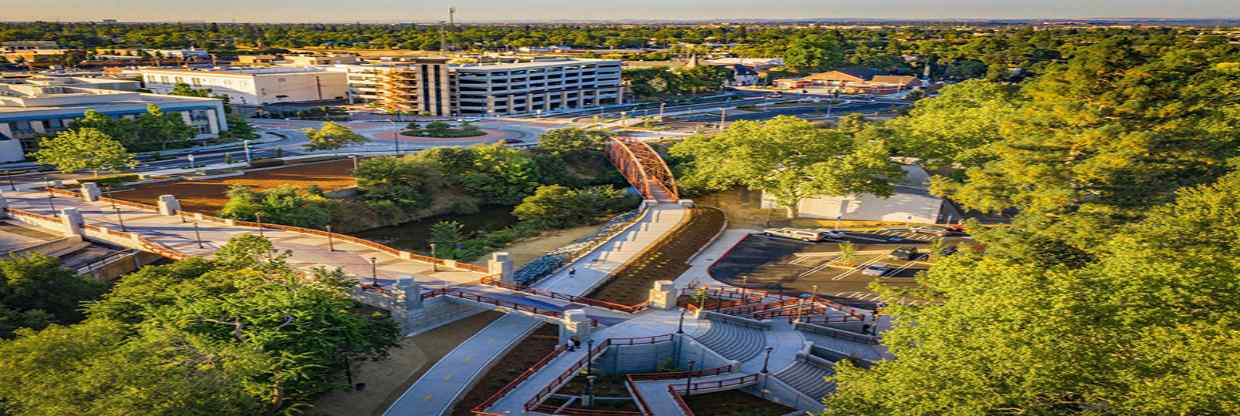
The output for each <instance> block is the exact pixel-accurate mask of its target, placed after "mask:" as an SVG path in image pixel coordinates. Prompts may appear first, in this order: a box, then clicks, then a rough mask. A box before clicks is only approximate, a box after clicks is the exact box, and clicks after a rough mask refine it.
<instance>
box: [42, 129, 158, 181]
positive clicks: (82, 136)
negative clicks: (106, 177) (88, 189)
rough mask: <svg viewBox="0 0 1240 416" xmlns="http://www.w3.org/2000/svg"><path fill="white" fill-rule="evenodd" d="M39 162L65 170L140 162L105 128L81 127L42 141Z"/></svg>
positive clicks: (94, 168) (92, 168)
mask: <svg viewBox="0 0 1240 416" xmlns="http://www.w3.org/2000/svg"><path fill="white" fill-rule="evenodd" d="M34 159H35V161H36V162H39V163H42V164H47V165H52V166H55V167H56V169H57V170H59V171H61V172H76V171H80V170H90V171H94V173H95V175H96V176H98V175H99V171H101V170H117V169H124V168H131V167H134V166H137V165H138V162H137V161H136V160H134V158H133V155H131V154H129V152H127V151H125V147H124V146H122V145H121V143H120V142H118V141H116V140H114V139H112V137H110V136H108V135H107V134H106V133H104V132H103V131H101V130H98V129H94V128H80V129H75V130H65V131H62V132H60V133H57V134H56V135H55V136H52V137H48V138H44V139H41V140H39V150H36V151H35V152H34Z"/></svg>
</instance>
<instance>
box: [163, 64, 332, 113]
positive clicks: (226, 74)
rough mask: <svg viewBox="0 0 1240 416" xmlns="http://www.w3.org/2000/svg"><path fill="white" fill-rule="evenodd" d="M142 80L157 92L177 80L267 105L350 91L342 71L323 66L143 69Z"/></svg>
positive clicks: (165, 90)
mask: <svg viewBox="0 0 1240 416" xmlns="http://www.w3.org/2000/svg"><path fill="white" fill-rule="evenodd" d="M141 73H142V81H143V83H144V84H145V85H146V88H147V89H150V90H151V91H153V92H155V93H161V94H163V93H168V92H170V91H172V89H173V88H175V87H176V85H177V84H187V85H189V86H190V87H192V88H194V89H206V90H210V91H211V94H212V95H216V96H227V97H228V98H229V101H230V102H231V103H232V104H240V105H266V104H277V103H300V102H317V101H333V100H344V99H345V98H346V96H347V95H348V91H347V86H346V83H347V81H346V76H345V74H344V73H343V72H333V71H325V70H323V69H320V68H291V67H279V68H259V69H235V68H230V69H210V70H190V69H155V68H150V69H143V70H141Z"/></svg>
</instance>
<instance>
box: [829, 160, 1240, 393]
mask: <svg viewBox="0 0 1240 416" xmlns="http://www.w3.org/2000/svg"><path fill="white" fill-rule="evenodd" d="M1151 211H1152V212H1151V213H1150V214H1151V215H1149V216H1148V217H1147V219H1145V220H1144V221H1142V222H1139V223H1130V224H1126V225H1124V226H1122V227H1121V229H1120V232H1116V233H1113V234H1110V235H1108V236H1107V237H1108V238H1107V239H1106V240H1105V241H1104V242H1103V243H1101V244H1102V247H1099V248H1098V249H1097V250H1095V252H1096V253H1097V255H1094V256H1089V255H1082V253H1081V252H1080V251H1079V250H1076V249H1073V248H1071V247H1070V246H1068V245H1065V244H1063V243H1061V242H1056V241H1054V240H1049V239H1046V238H1044V237H1040V236H1037V235H1034V234H1031V233H1029V232H1026V231H1022V230H1019V229H1014V228H1001V229H996V230H985V229H981V228H977V230H978V231H979V232H977V233H975V237H976V238H977V239H978V241H979V242H980V243H981V244H983V245H984V246H985V251H984V252H981V251H976V250H968V249H966V250H962V251H961V252H960V253H958V254H956V255H953V256H951V257H947V258H943V259H940V260H938V261H936V263H935V265H934V267H932V268H931V269H930V271H929V272H928V273H927V274H926V275H925V276H923V277H920V278H919V279H918V282H919V283H921V284H922V285H924V286H925V288H924V289H922V290H915V291H912V292H910V293H895V292H893V291H887V290H885V289H880V290H884V291H885V293H884V297H885V298H887V299H894V298H895V296H899V295H901V294H909V295H912V296H916V297H917V298H920V299H922V300H924V301H925V302H923V303H917V304H900V305H893V306H891V307H889V308H885V309H884V311H886V312H888V313H890V314H891V315H892V318H893V319H892V322H893V327H892V329H891V330H889V331H887V332H885V333H884V335H883V343H884V344H885V345H886V346H887V349H888V351H890V352H891V353H892V354H894V355H895V357H896V359H894V360H890V361H883V362H881V363H880V364H879V365H877V366H876V367H874V368H872V369H870V370H861V369H858V368H856V367H853V366H851V365H848V364H839V365H837V366H836V376H835V377H834V379H835V380H834V381H835V382H837V383H838V389H837V391H836V392H835V393H834V394H833V395H831V396H828V397H827V398H826V407H827V412H826V414H827V415H887V414H909V415H938V414H948V413H950V414H996V413H1020V414H1047V415H1049V414H1099V415H1130V414H1233V413H1236V412H1240V367H1237V366H1235V365H1234V362H1235V360H1236V359H1237V358H1240V324H1238V322H1240V285H1236V284H1235V283H1236V276H1237V275H1238V274H1240V243H1237V240H1236V239H1235V238H1234V236H1235V235H1236V233H1238V232H1240V174H1238V173H1232V174H1229V175H1227V176H1225V177H1223V178H1222V179H1221V180H1220V181H1219V182H1218V183H1216V184H1213V185H1207V186H1199V187H1194V188H1189V189H1186V190H1181V192H1179V193H1178V198H1177V200H1176V201H1175V202H1174V203H1171V204H1169V205H1166V206H1160V207H1156V208H1154V209H1152V210H1151ZM1073 252H1075V253H1076V254H1072V253H1073ZM892 398H904V399H899V400H893V399H892Z"/></svg>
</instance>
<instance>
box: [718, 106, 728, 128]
mask: <svg viewBox="0 0 1240 416" xmlns="http://www.w3.org/2000/svg"><path fill="white" fill-rule="evenodd" d="M727 121H728V109H726V108H723V107H719V131H723V124H724V123H726V122H727Z"/></svg>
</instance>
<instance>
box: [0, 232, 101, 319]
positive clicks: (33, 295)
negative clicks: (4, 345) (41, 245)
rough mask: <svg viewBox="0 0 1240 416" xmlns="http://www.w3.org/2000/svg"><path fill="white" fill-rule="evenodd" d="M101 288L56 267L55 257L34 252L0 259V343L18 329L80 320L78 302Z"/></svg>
mask: <svg viewBox="0 0 1240 416" xmlns="http://www.w3.org/2000/svg"><path fill="white" fill-rule="evenodd" d="M104 288H105V285H104V284H101V283H98V282H95V281H94V280H91V279H90V278H89V277H84V276H79V275H78V274H77V273H74V272H73V271H71V270H68V269H65V268H63V267H61V266H60V262H59V261H57V260H56V258H55V257H49V256H45V255H42V254H38V253H34V254H30V255H26V256H18V257H11V258H7V259H0V340H2V339H7V338H12V337H13V334H14V331H16V330H17V329H18V328H31V329H43V328H44V327H46V326H48V325H49V324H53V323H56V324H70V323H74V322H78V321H80V320H82V318H83V315H82V312H81V302H84V301H89V300H93V299H95V298H96V297H98V296H99V295H101V294H103V291H104Z"/></svg>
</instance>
